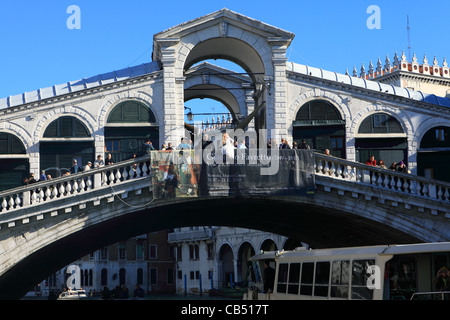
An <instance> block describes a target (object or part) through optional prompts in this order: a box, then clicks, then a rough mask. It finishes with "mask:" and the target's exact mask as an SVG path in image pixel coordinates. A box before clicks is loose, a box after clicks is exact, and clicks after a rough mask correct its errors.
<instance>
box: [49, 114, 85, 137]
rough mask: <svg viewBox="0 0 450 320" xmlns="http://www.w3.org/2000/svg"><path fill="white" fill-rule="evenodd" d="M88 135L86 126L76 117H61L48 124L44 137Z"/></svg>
mask: <svg viewBox="0 0 450 320" xmlns="http://www.w3.org/2000/svg"><path fill="white" fill-rule="evenodd" d="M87 137H90V134H89V131H88V129H87V128H86V126H85V125H84V124H83V123H82V122H81V121H80V120H78V119H77V118H74V117H61V118H58V119H56V120H55V121H53V122H52V123H50V124H49V126H48V127H47V129H46V130H45V132H44V138H87Z"/></svg>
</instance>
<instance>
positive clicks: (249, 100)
mask: <svg viewBox="0 0 450 320" xmlns="http://www.w3.org/2000/svg"><path fill="white" fill-rule="evenodd" d="M242 87H243V88H244V89H245V104H246V106H247V114H242V115H241V116H242V117H243V118H245V117H248V116H249V115H250V114H251V113H252V112H253V111H254V110H255V99H253V94H254V89H253V86H252V85H251V84H249V83H243V84H242ZM247 130H251V131H254V130H255V119H252V121H250V123H249V124H248V126H247Z"/></svg>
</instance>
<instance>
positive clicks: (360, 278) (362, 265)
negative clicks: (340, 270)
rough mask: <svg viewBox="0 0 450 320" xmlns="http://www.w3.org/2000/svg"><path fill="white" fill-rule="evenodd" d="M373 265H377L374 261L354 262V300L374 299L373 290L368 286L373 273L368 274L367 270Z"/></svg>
mask: <svg viewBox="0 0 450 320" xmlns="http://www.w3.org/2000/svg"><path fill="white" fill-rule="evenodd" d="M372 265H375V260H374V259H368V260H354V261H353V264H352V299H366V300H371V299H373V290H372V289H369V288H368V286H367V279H369V277H370V276H371V273H368V272H367V268H368V267H369V266H372Z"/></svg>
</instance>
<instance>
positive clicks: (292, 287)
mask: <svg viewBox="0 0 450 320" xmlns="http://www.w3.org/2000/svg"><path fill="white" fill-rule="evenodd" d="M299 280H300V263H291V264H290V265H289V283H288V293H289V294H298V288H299Z"/></svg>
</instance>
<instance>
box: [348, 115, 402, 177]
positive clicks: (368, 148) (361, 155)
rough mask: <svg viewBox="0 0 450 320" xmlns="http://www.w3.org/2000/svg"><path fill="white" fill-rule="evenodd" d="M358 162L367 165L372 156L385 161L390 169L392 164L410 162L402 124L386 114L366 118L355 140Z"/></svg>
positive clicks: (378, 160)
mask: <svg viewBox="0 0 450 320" xmlns="http://www.w3.org/2000/svg"><path fill="white" fill-rule="evenodd" d="M355 148H356V161H359V162H362V163H366V161H367V159H369V157H370V156H371V155H373V156H374V157H375V160H377V164H379V162H380V160H383V161H384V163H385V165H386V167H387V168H389V167H390V166H391V164H392V163H394V162H395V163H398V162H400V161H403V162H404V163H405V164H407V160H408V141H407V139H406V135H405V133H404V131H403V128H402V126H401V124H400V122H399V121H398V120H397V119H396V118H394V117H393V116H391V115H388V114H386V113H382V112H380V113H375V114H372V115H370V116H368V117H366V118H365V119H364V120H363V121H362V122H361V125H360V126H359V129H358V135H357V138H356V140H355Z"/></svg>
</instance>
